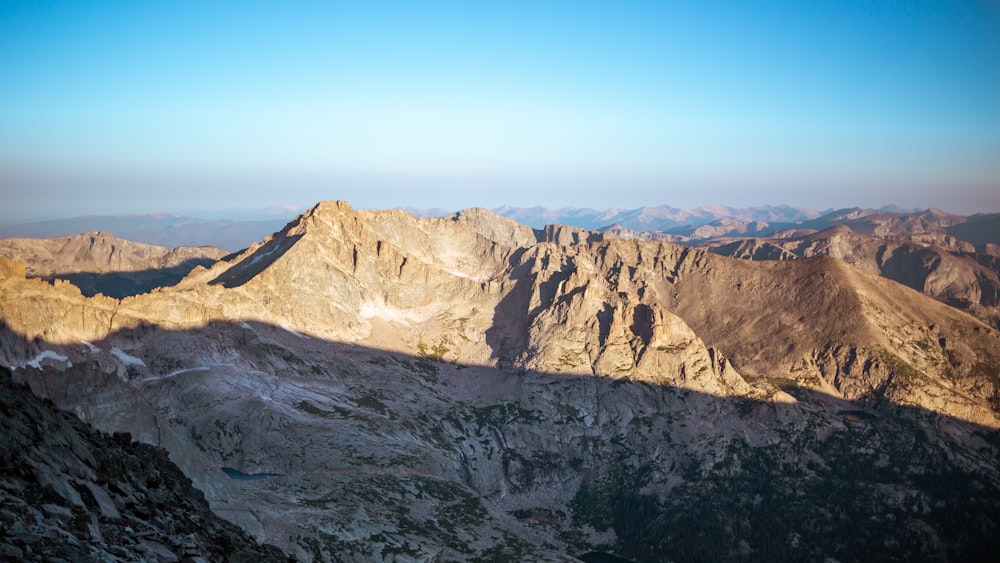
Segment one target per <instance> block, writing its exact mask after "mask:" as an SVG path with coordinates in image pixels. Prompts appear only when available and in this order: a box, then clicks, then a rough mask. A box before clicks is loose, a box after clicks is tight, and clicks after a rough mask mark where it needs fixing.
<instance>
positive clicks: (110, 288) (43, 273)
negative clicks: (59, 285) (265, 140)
mask: <svg viewBox="0 0 1000 563" xmlns="http://www.w3.org/2000/svg"><path fill="white" fill-rule="evenodd" d="M225 255H226V252H225V251H223V250H221V249H218V248H212V247H207V246H199V247H191V246H182V247H177V248H173V249H170V248H164V247H161V246H153V245H149V244H142V243H138V242H131V241H127V240H122V239H119V238H116V237H114V236H113V235H111V234H110V233H106V232H90V233H84V234H80V235H73V236H68V237H60V238H51V239H4V240H0V256H4V257H6V258H7V259H9V260H14V261H18V262H21V263H23V264H25V267H26V273H27V275H28V276H31V277H36V278H42V279H45V280H48V281H52V280H55V279H65V280H69V281H70V282H72V283H73V285H75V286H77V287H79V288H80V290H81V291H82V292H83V293H84V295H87V296H93V295H96V294H97V293H102V294H104V295H107V296H109V297H119V298H120V297H125V296H127V295H136V294H139V293H147V292H148V291H150V290H152V289H153V288H156V287H161V286H170V285H174V284H176V283H177V282H179V281H180V280H181V279H183V278H184V276H186V275H187V274H188V273H189V272H191V270H192V269H194V267H195V266H207V265H210V264H212V263H214V262H215V261H216V260H219V259H220V258H222V257H223V256H225Z"/></svg>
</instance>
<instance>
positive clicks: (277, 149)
mask: <svg viewBox="0 0 1000 563" xmlns="http://www.w3.org/2000/svg"><path fill="white" fill-rule="evenodd" d="M0 182H2V184H0V186H2V194H3V205H2V211H0V217H2V218H6V219H9V218H11V217H25V218H27V217H34V216H42V215H48V216H68V215H79V214H84V213H100V212H107V213H119V212H145V211H170V210H175V209H196V208H204V209H210V208H235V207H244V208H259V207H266V206H270V205H274V204H288V203H291V204H298V205H310V204H312V203H314V202H315V201H318V200H320V199H330V198H337V199H346V200H347V201H349V202H351V203H352V204H353V205H355V206H357V207H367V208H388V207H396V206H404V205H410V206H417V207H444V208H450V209H459V208H463V207H469V206H474V205H475V206H485V207H493V206H497V205H502V204H508V205H520V206H529V205H544V206H551V207H563V206H576V207H595V208H608V207H638V206H641V205H658V204H667V205H673V206H676V207H684V208H691V207H695V206H697V205H702V204H709V203H724V204H728V205H733V206H746V205H757V204H766V203H771V204H778V203H788V204H792V205H799V206H811V207H815V208H826V207H846V206H854V205H861V206H881V205H883V204H887V203H895V204H898V205H901V206H904V207H929V206H934V207H939V208H943V209H945V210H948V211H952V212H958V213H973V212H977V211H992V212H996V211H1000V4H998V3H997V2H995V1H980V2H976V1H970V2H957V1H942V2H924V1H905V2H879V1H865V2H861V1H857V2H854V1H843V2H831V1H822V2H812V1H808V0H798V1H791V2H755V1H752V0H747V1H742V2H711V1H699V2H693V1H692V2H668V1H663V2H627V1H616V2H610V1H609V2H586V1H575V2H524V3H520V2H511V1H507V2H487V1H484V2H433V3H429V2H374V1H373V2H354V3H349V4H347V3H344V4H341V3H336V2H315V3H311V2H294V1H289V2H274V3H264V2H247V1H244V2H154V1H148V2H103V1H90V2H52V1H50V2H44V1H37V0H36V1H23V2H22V1H20V0H6V1H5V2H2V3H0Z"/></svg>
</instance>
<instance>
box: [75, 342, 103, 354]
mask: <svg viewBox="0 0 1000 563" xmlns="http://www.w3.org/2000/svg"><path fill="white" fill-rule="evenodd" d="M80 344H83V345H84V346H86V347H87V351H88V352H90V353H91V354H97V353H98V352H100V351H101V349H100V348H98V347H97V346H94V345H93V344H91V343H90V342H87V341H86V340H81V341H80Z"/></svg>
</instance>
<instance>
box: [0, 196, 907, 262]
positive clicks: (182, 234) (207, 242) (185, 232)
mask: <svg viewBox="0 0 1000 563" xmlns="http://www.w3.org/2000/svg"><path fill="white" fill-rule="evenodd" d="M401 209H402V210H403V211H406V212H408V213H411V214H412V215H415V216H417V217H444V216H446V215H450V214H451V213H452V212H453V211H455V210H446V209H441V208H431V209H419V208H414V207H404V208H401ZM296 211H297V210H296V209H295V208H293V207H289V206H283V207H280V208H269V209H266V210H261V211H259V212H255V213H252V214H248V213H247V212H244V211H236V210H234V211H232V214H231V215H228V216H223V215H221V214H220V213H218V212H213V213H208V212H194V211H193V212H191V213H190V215H187V214H186V215H176V214H167V213H153V214H144V215H89V216H83V217H74V218H70V219H51V220H45V221H32V222H26V223H22V224H7V225H0V239H2V238H14V237H17V238H52V237H63V236H69V235H75V234H79V233H85V232H90V231H103V232H110V233H112V234H114V235H115V236H117V237H120V238H124V239H128V240H131V241H135V242H143V243H146V244H156V245H160V246H166V247H170V248H173V247H177V246H215V247H218V248H223V249H225V250H229V251H236V250H241V249H243V248H246V247H248V246H250V245H251V244H253V243H255V242H258V241H260V240H262V239H263V238H264V237H266V236H267V235H269V234H271V233H273V232H276V231H279V230H281V228H282V227H284V225H285V224H286V223H287V222H288V221H289V220H291V219H292V218H293V217H294V215H295V213H296ZM491 211H493V212H494V213H496V214H498V215H502V216H504V217H507V218H509V219H513V220H515V221H517V222H518V223H521V224H523V225H527V226H529V227H532V228H536V229H541V228H543V227H544V226H545V225H569V226H573V227H580V228H583V229H590V230H607V229H609V228H613V227H616V226H617V227H619V228H624V229H629V230H633V231H643V232H669V233H675V234H684V231H683V230H684V229H688V228H697V227H700V226H702V225H711V224H713V223H715V222H718V221H723V222H725V221H729V222H736V223H747V224H749V223H766V225H767V226H768V228H770V229H772V230H774V229H776V228H782V227H786V226H789V225H795V224H801V223H806V222H809V221H815V220H821V219H822V218H823V217H827V216H830V214H836V213H844V212H845V211H835V210H825V211H817V210H815V209H810V208H805V207H791V206H789V205H761V206H755V207H729V206H725V205H706V206H702V207H698V208H695V209H691V210H685V209H679V208H676V207H670V206H669V205H658V206H650V207H639V208H636V209H604V210H597V209H590V208H577V207H563V208H559V209H551V208H546V207H510V206H503V207H497V208H494V209H492V210H491ZM851 211H853V210H847V211H846V212H851ZM862 211H863V213H864V214H869V213H893V212H895V213H909V212H912V211H905V210H902V209H900V208H898V207H895V206H890V207H884V208H882V209H879V210H862ZM813 228H816V227H813ZM678 229H680V230H678ZM817 230H822V229H821V228H818V229H817Z"/></svg>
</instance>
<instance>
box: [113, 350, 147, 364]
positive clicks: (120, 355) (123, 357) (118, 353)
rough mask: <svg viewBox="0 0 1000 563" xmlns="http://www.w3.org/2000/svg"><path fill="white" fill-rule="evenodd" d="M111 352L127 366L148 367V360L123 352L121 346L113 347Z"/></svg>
mask: <svg viewBox="0 0 1000 563" xmlns="http://www.w3.org/2000/svg"><path fill="white" fill-rule="evenodd" d="M111 353H112V354H114V356H115V357H116V358H118V361H120V362H121V363H123V364H125V365H127V366H142V367H146V362H144V361H142V360H140V359H139V358H136V357H135V356H129V355H128V354H126V353H125V352H122V350H121V348H118V347H117V346H115V347H114V348H111Z"/></svg>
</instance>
